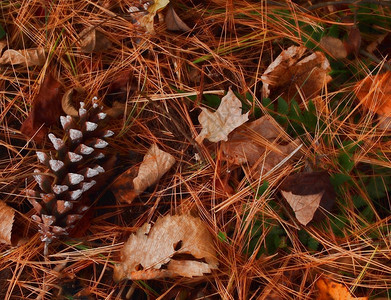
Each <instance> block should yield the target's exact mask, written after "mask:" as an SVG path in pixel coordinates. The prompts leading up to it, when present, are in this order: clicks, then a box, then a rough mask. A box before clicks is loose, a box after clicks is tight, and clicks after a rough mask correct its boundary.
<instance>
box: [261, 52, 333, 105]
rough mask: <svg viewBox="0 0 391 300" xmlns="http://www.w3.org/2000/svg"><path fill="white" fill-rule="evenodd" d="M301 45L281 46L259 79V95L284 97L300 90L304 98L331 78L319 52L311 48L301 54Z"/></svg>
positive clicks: (316, 92) (298, 93)
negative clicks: (309, 51) (285, 47)
mask: <svg viewBox="0 0 391 300" xmlns="http://www.w3.org/2000/svg"><path fill="white" fill-rule="evenodd" d="M306 50H307V48H305V47H296V46H291V47H289V48H288V49H287V50H283V51H282V52H281V53H280V55H279V56H278V57H277V58H276V59H275V60H274V61H273V62H272V63H271V64H270V65H269V67H268V68H267V69H266V71H265V73H263V75H262V77H261V80H262V82H263V87H262V97H263V98H267V97H271V98H274V97H278V96H281V97H282V98H283V99H285V100H288V101H289V100H291V99H293V98H295V99H296V100H299V99H300V98H299V97H300V96H299V95H300V94H301V95H302V96H303V97H304V99H309V98H313V97H316V96H317V95H319V92H320V91H321V90H322V88H323V87H324V86H325V85H326V84H327V83H328V82H329V81H330V80H331V79H332V78H331V77H330V76H329V75H328V73H329V72H330V71H331V68H330V64H329V61H328V60H327V58H326V57H325V55H324V54H323V53H322V52H319V51H317V52H314V53H312V54H310V55H309V56H306V57H304V58H302V57H303V55H304V53H305V52H306Z"/></svg>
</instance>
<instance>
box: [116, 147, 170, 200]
mask: <svg viewBox="0 0 391 300" xmlns="http://www.w3.org/2000/svg"><path fill="white" fill-rule="evenodd" d="M174 163H175V158H174V157H173V156H172V155H171V154H169V153H167V152H164V151H162V150H160V149H159V148H158V147H157V145H156V144H154V145H152V146H151V148H150V149H149V150H148V152H147V153H146V154H145V156H144V159H143V162H142V163H141V165H140V167H139V168H138V169H137V168H134V167H132V168H130V169H128V170H127V171H126V172H125V173H123V174H122V175H120V176H119V177H118V178H117V179H116V181H115V182H114V183H113V185H112V191H113V193H114V194H115V196H116V198H117V199H118V200H120V201H123V202H128V203H131V202H132V201H133V199H134V198H135V197H137V196H138V195H139V194H141V193H142V192H143V191H144V190H145V189H146V188H147V187H149V186H151V185H153V184H155V183H157V182H158V181H159V179H160V178H161V177H162V176H163V175H164V174H165V173H166V172H167V171H168V170H169V169H170V168H171V167H172V166H173V165H174Z"/></svg>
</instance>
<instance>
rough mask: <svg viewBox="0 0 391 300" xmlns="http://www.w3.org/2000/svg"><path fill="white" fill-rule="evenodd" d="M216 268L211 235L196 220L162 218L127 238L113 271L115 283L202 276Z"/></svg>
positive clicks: (176, 217) (200, 222) (199, 221)
mask: <svg viewBox="0 0 391 300" xmlns="http://www.w3.org/2000/svg"><path fill="white" fill-rule="evenodd" d="M151 249H153V251H151ZM180 255H183V257H182V258H181V257H180ZM201 260H202V261H201ZM163 266H164V268H162V267H163ZM217 267H218V261H217V259H216V252H215V249H214V247H213V240H212V236H211V234H210V233H209V231H208V229H207V226H206V225H205V224H204V223H203V222H202V221H201V220H200V219H199V218H196V217H192V216H189V215H176V216H165V217H161V218H159V219H158V220H157V221H156V223H155V225H154V226H153V227H152V228H151V225H150V224H144V225H143V226H142V227H141V228H139V229H138V230H137V232H136V234H133V235H131V236H130V237H129V239H128V241H127V242H126V243H125V245H124V247H123V249H122V251H121V263H120V264H119V265H117V266H115V268H114V280H116V281H119V280H122V279H124V278H128V279H131V280H140V279H143V280H149V279H156V278H162V277H175V276H184V277H194V276H202V275H204V274H206V273H210V272H211V271H212V269H216V268H217Z"/></svg>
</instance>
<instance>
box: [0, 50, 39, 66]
mask: <svg viewBox="0 0 391 300" xmlns="http://www.w3.org/2000/svg"><path fill="white" fill-rule="evenodd" d="M45 62H46V53H45V49H43V48H32V49H24V50H13V49H8V50H6V51H4V53H3V55H2V56H1V58H0V65H4V64H10V65H25V66H28V67H31V66H43V65H44V64H45Z"/></svg>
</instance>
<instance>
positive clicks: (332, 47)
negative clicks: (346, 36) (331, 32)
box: [320, 36, 348, 59]
mask: <svg viewBox="0 0 391 300" xmlns="http://www.w3.org/2000/svg"><path fill="white" fill-rule="evenodd" d="M320 46H321V47H322V48H323V49H324V50H325V51H326V52H328V53H329V54H330V55H331V56H332V57H334V58H336V59H341V58H346V56H348V51H347V50H346V47H345V45H344V43H343V42H342V41H341V40H340V39H338V38H336V37H332V36H324V37H322V39H321V40H320Z"/></svg>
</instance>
